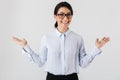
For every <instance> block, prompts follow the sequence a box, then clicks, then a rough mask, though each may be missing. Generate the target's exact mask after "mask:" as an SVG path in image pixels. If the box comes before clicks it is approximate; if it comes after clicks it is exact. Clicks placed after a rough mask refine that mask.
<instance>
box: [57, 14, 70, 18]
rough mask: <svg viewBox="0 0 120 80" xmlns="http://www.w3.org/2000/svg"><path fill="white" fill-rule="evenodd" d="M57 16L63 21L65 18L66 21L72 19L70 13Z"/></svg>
mask: <svg viewBox="0 0 120 80" xmlns="http://www.w3.org/2000/svg"><path fill="white" fill-rule="evenodd" d="M57 16H58V17H59V18H61V19H64V17H65V16H66V17H67V18H68V19H71V18H72V14H71V13H67V14H65V13H60V14H57Z"/></svg>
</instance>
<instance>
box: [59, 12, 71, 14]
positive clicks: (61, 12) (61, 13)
mask: <svg viewBox="0 0 120 80" xmlns="http://www.w3.org/2000/svg"><path fill="white" fill-rule="evenodd" d="M59 14H65V13H64V12H60V13H59ZM66 14H71V12H68V13H66Z"/></svg>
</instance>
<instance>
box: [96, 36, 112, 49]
mask: <svg viewBox="0 0 120 80" xmlns="http://www.w3.org/2000/svg"><path fill="white" fill-rule="evenodd" d="M109 41H110V38H109V37H103V38H102V39H101V40H99V39H98V38H97V39H96V46H97V47H98V48H101V47H103V46H104V45H105V44H106V43H107V42H109Z"/></svg>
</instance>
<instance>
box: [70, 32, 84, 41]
mask: <svg viewBox="0 0 120 80" xmlns="http://www.w3.org/2000/svg"><path fill="white" fill-rule="evenodd" d="M71 35H72V36H74V37H76V38H77V39H82V36H81V35H80V34H78V33H76V32H73V31H71Z"/></svg>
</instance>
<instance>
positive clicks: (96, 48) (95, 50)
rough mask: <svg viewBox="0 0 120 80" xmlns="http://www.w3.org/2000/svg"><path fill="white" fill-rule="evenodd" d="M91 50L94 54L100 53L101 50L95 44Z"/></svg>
mask: <svg viewBox="0 0 120 80" xmlns="http://www.w3.org/2000/svg"><path fill="white" fill-rule="evenodd" d="M93 52H94V54H95V56H96V55H98V54H100V53H102V50H101V49H99V48H98V47H96V46H95V47H94V50H93Z"/></svg>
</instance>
